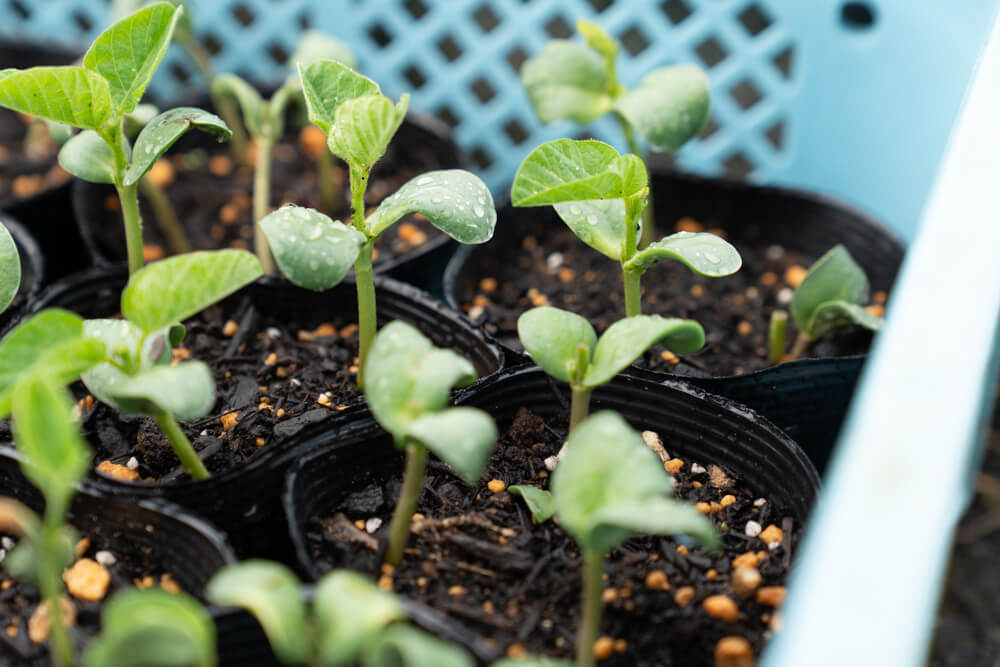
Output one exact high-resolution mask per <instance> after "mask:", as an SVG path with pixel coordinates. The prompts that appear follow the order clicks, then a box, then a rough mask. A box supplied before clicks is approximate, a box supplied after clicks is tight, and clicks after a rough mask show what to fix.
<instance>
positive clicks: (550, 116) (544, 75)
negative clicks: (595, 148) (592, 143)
mask: <svg viewBox="0 0 1000 667" xmlns="http://www.w3.org/2000/svg"><path fill="white" fill-rule="evenodd" d="M521 80H522V81H523V82H524V87H525V89H526V90H527V91H528V97H529V98H530V99H531V104H532V106H534V107H535V113H537V114H538V119H539V120H540V121H542V122H543V123H548V122H551V121H554V120H571V121H574V122H577V123H581V124H586V123H589V122H591V121H593V120H595V119H597V118H599V117H600V116H602V115H603V114H605V113H606V112H608V111H610V110H611V104H612V102H611V96H610V95H609V94H608V90H607V88H608V80H607V71H606V69H605V66H604V63H603V62H602V61H601V58H600V56H598V55H597V54H596V53H594V52H593V51H591V50H590V49H587V48H586V47H584V46H581V45H580V44H576V43H574V42H570V41H567V40H562V39H556V40H553V41H551V42H549V43H548V44H547V45H546V46H545V48H544V49H542V52H541V53H539V54H538V55H537V56H535V57H534V58H529V59H528V60H526V61H525V62H524V65H523V66H522V67H521Z"/></svg>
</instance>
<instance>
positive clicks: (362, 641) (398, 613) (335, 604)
mask: <svg viewBox="0 0 1000 667" xmlns="http://www.w3.org/2000/svg"><path fill="white" fill-rule="evenodd" d="M313 608H314V610H315V615H316V621H317V625H318V628H317V629H318V631H319V633H318V634H319V638H320V639H319V642H320V645H319V657H320V659H321V660H322V664H324V665H327V666H329V667H338V666H340V665H353V664H354V663H355V662H356V661H357V659H358V657H359V656H360V654H361V653H362V651H363V649H364V648H365V647H366V646H370V645H371V644H372V643H373V642H377V641H378V639H379V636H380V635H381V633H382V631H383V630H384V628H385V627H386V626H387V625H389V624H390V623H392V622H393V621H398V620H403V619H405V618H406V611H405V610H404V609H403V605H402V603H400V601H399V600H398V599H397V598H396V596H394V595H392V594H391V593H386V592H385V591H382V590H379V588H378V587H377V586H375V584H373V583H372V582H371V580H370V579H368V578H367V577H365V576H363V575H360V574H358V573H356V572H351V571H350V570H335V571H333V572H331V573H329V574H327V575H326V576H324V577H323V578H322V579H320V581H319V583H318V584H316V592H315V594H314V595H313Z"/></svg>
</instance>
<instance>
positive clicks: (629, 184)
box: [511, 139, 742, 317]
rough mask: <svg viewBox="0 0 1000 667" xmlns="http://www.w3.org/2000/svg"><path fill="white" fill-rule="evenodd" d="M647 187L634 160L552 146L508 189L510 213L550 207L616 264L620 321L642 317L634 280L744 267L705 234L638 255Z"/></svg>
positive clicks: (535, 155) (675, 238)
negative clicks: (668, 270)
mask: <svg viewBox="0 0 1000 667" xmlns="http://www.w3.org/2000/svg"><path fill="white" fill-rule="evenodd" d="M648 194H649V183H648V179H647V176H646V166H645V165H644V164H643V163H642V160H640V159H639V158H638V157H636V156H635V155H630V154H628V155H619V154H618V151H616V150H615V149H614V148H612V147H611V146H609V145H608V144H605V143H602V142H600V141H592V140H588V141H577V140H573V139H557V140H555V141H549V142H547V143H544V144H542V145H541V146H539V147H538V148H536V149H535V150H533V151H532V152H531V154H530V155H528V157H526V158H525V159H524V162H523V163H521V167H520V168H519V169H518V170H517V175H516V176H515V177H514V185H513V187H512V188H511V202H512V203H513V204H514V206H546V205H552V206H553V208H555V210H556V213H558V214H559V217H560V218H562V220H563V222H565V223H566V225H567V226H568V227H569V228H570V229H571V230H572V231H573V233H574V234H576V236H577V238H579V239H580V240H581V241H583V242H584V243H586V244H587V245H589V246H590V247H591V248H593V249H594V250H597V251H598V252H600V253H602V254H604V255H606V256H608V257H610V258H611V259H613V260H616V261H618V262H619V263H620V264H621V267H622V273H623V275H624V281H625V315H626V316H628V317H631V316H633V315H639V314H640V313H641V312H642V303H641V300H640V299H641V296H640V295H641V292H640V279H641V277H642V274H643V273H645V272H646V271H647V270H648V269H649V268H650V267H651V266H653V265H654V264H656V263H657V262H659V261H660V260H663V259H673V260H676V261H679V262H681V263H682V264H684V265H685V266H687V267H688V268H689V269H691V271H693V272H694V273H697V274H699V275H703V276H711V277H721V276H728V275H730V274H732V273H735V272H736V271H737V270H739V268H740V266H741V265H742V260H741V259H740V254H739V253H738V252H737V251H736V248H734V247H733V246H731V245H730V244H729V243H727V242H726V241H724V240H723V239H721V238H719V237H718V236H715V235H714V234H708V233H704V232H699V233H691V232H677V233H676V234H671V235H670V236H666V237H664V238H662V239H660V240H659V241H656V242H654V243H651V244H649V245H648V246H647V247H645V248H643V249H641V250H640V249H639V248H638V246H637V245H636V232H637V228H638V227H639V223H640V214H641V213H642V210H643V208H644V207H645V205H646V198H647V196H648Z"/></svg>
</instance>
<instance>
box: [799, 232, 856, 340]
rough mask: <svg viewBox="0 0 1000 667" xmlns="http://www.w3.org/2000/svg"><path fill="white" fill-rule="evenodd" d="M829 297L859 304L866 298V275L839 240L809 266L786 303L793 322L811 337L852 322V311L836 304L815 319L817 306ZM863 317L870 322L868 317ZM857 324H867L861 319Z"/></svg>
mask: <svg viewBox="0 0 1000 667" xmlns="http://www.w3.org/2000/svg"><path fill="white" fill-rule="evenodd" d="M830 301H840V302H843V303H844V304H856V305H859V306H860V305H863V304H864V303H865V302H867V301H868V277H867V276H865V272H864V269H862V268H861V267H860V266H858V264H857V262H855V261H854V258H853V257H851V253H849V252H847V248H845V247H844V246H843V245H840V244H839V243H838V244H837V245H835V246H834V247H833V248H831V249H830V250H828V251H827V252H826V254H824V255H823V256H822V257H820V258H819V259H818V260H816V263H815V264H813V265H812V266H811V267H809V272H808V273H806V277H805V278H804V279H803V280H802V282H801V283H799V286H798V287H797V288H795V295H794V296H793V297H792V303H791V304H790V305H789V311H790V312H791V314H792V319H794V320H795V326H797V327H798V328H799V329H800V330H801V331H803V332H805V334H806V335H807V336H809V337H810V338H812V339H815V338H818V337H819V336H821V335H822V334H823V333H825V332H827V331H830V330H831V329H833V328H837V327H839V326H845V325H847V324H853V323H854V322H851V318H852V315H851V312H856V311H853V310H852V309H848V308H840V307H834V308H833V309H831V310H828V311H827V315H825V316H824V317H823V319H822V320H819V319H817V317H816V316H817V313H818V311H819V309H820V307H821V306H822V305H823V304H825V303H827V302H830ZM866 321H867V322H868V323H869V324H871V323H872V320H871V319H870V318H866ZM857 324H861V326H868V324H865V323H863V322H861V321H859V322H857ZM869 328H871V327H869Z"/></svg>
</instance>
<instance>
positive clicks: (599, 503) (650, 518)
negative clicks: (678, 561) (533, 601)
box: [538, 412, 720, 667]
mask: <svg viewBox="0 0 1000 667" xmlns="http://www.w3.org/2000/svg"><path fill="white" fill-rule="evenodd" d="M551 488H552V492H551V495H552V502H553V503H554V505H555V512H556V517H557V518H558V520H559V523H560V525H561V526H562V528H563V529H564V530H565V531H566V532H567V533H569V535H570V536H571V537H572V538H573V540H574V541H575V542H576V543H577V545H579V547H580V550H581V551H582V552H583V595H582V607H583V613H582V615H581V619H580V628H579V629H578V630H577V636H576V664H577V665H578V666H579V667H593V665H594V664H595V663H594V652H593V646H594V642H595V641H596V640H597V635H598V632H599V630H600V627H601V592H602V590H603V588H604V583H603V581H602V580H601V577H602V575H603V574H604V559H605V557H606V556H607V554H608V552H610V551H611V549H613V548H614V547H616V546H618V545H619V544H621V543H622V542H624V541H625V540H626V539H628V538H630V537H633V536H635V535H643V534H647V535H675V534H678V533H685V534H688V535H691V536H693V537H695V538H697V539H698V540H700V541H701V542H702V543H703V544H705V545H706V546H707V547H708V548H709V549H716V548H717V547H718V545H719V543H720V542H719V535H718V533H717V532H716V530H715V528H714V527H713V526H712V523H711V521H709V520H708V519H707V518H706V517H705V516H704V515H702V514H700V513H699V512H698V511H697V510H695V508H694V507H693V506H692V505H690V504H687V503H683V502H680V501H678V500H675V499H673V498H671V497H670V493H671V492H672V491H673V481H672V479H671V477H670V475H669V474H667V472H666V471H665V470H664V469H663V466H662V465H661V464H660V460H659V459H658V458H657V456H656V455H655V454H654V453H653V452H652V451H651V450H650V449H649V447H647V446H646V445H645V443H643V441H642V438H641V437H640V436H639V434H638V433H637V432H636V431H635V430H633V429H632V427H630V426H629V425H628V424H627V423H625V420H624V419H622V418H621V416H619V415H618V414H617V413H614V412H598V413H596V414H594V415H592V416H591V417H589V418H587V419H586V420H585V421H584V422H583V423H582V424H580V426H579V427H578V428H577V429H576V430H575V431H574V432H573V433H572V434H570V437H569V442H568V443H567V452H566V456H565V458H564V459H563V461H562V463H560V464H559V468H558V469H556V471H555V473H553V475H552V487H551ZM538 492H539V493H540V494H544V493H545V492H544V491H541V490H539V491H538Z"/></svg>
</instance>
